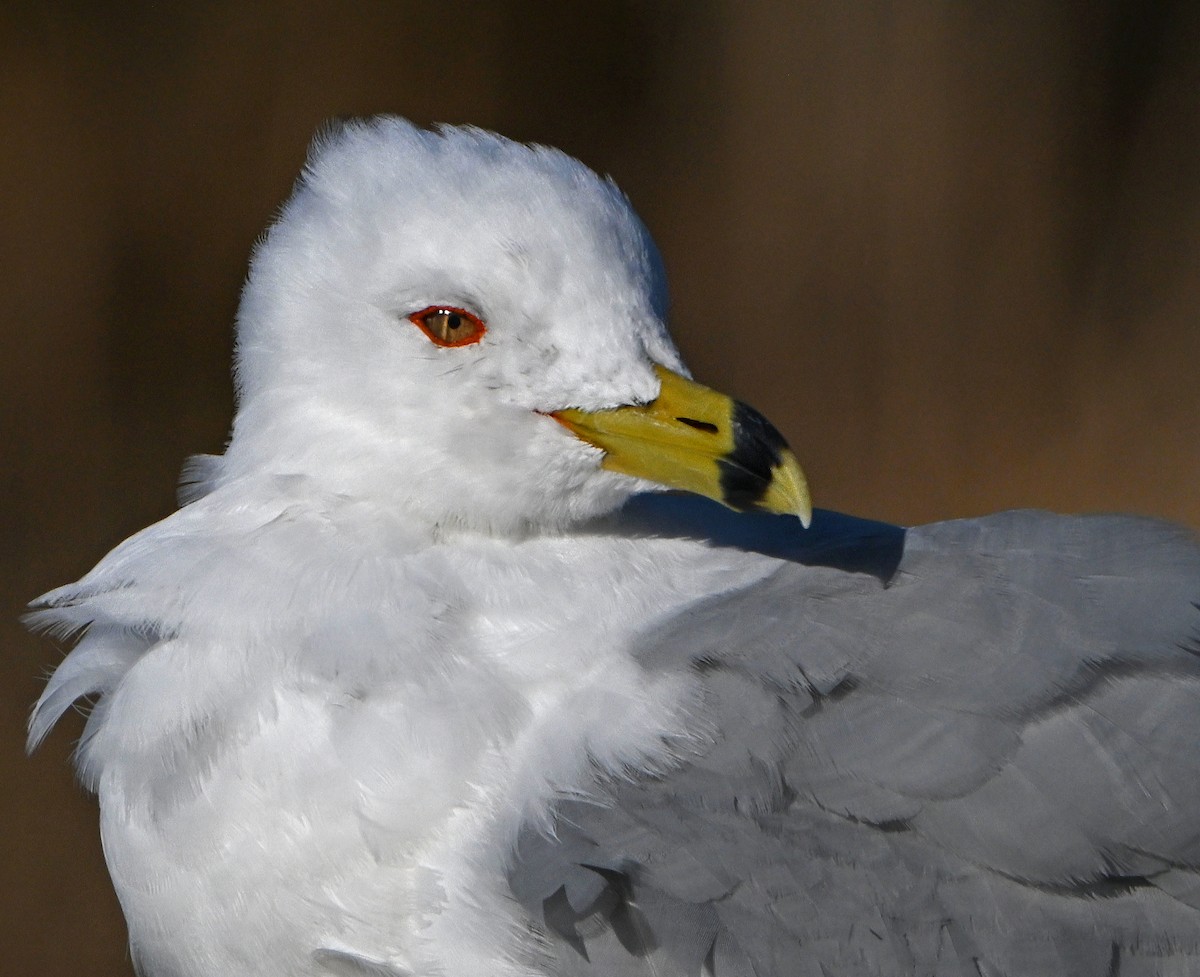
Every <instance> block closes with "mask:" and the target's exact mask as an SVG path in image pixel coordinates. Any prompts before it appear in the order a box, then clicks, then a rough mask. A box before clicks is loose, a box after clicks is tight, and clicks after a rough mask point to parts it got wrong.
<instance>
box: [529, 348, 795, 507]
mask: <svg viewBox="0 0 1200 977" xmlns="http://www.w3.org/2000/svg"><path fill="white" fill-rule="evenodd" d="M654 370H655V372H656V373H657V374H658V377H659V379H660V380H661V381H662V389H661V390H660V391H659V394H658V396H657V397H656V398H655V399H654V400H653V401H651V402H650V403H648V404H638V405H630V406H628V407H617V408H614V409H612V410H602V411H582V410H575V409H574V408H568V409H566V410H559V411H555V412H554V413H553V414H552V415H551V416H553V417H554V418H555V419H556V420H558V421H559V422H560V423H562V424H563V425H565V426H566V427H567V428H568V429H570V430H571V431H572V432H573V433H574V434H575V436H576V437H578V438H580V439H581V440H583V441H586V442H587V443H588V444H591V445H594V446H595V447H597V448H599V449H601V450H602V451H603V452H604V460H603V462H601V464H602V465H603V467H605V468H607V469H609V470H610V471H614V472H621V473H622V474H625V475H634V476H636V477H638V478H644V479H647V480H649V481H651V482H658V483H659V484H661V485H666V486H669V487H670V488H677V489H684V490H685V491H688V492H696V493H697V494H699V495H705V496H708V498H710V499H715V500H716V501H718V502H720V503H722V504H723V505H727V506H729V507H730V508H731V509H737V510H740V511H748V510H759V511H764V512H775V513H780V514H785V515H793V516H796V517H797V518H799V520H800V522H801V523H802V524H803V525H804V526H805V528H807V527H808V525H809V523H810V522H811V521H812V501H811V500H810V498H809V495H808V483H807V482H806V480H805V478H804V472H803V471H801V470H800V464H799V462H797V461H796V456H795V455H794V454H792V451H791V449H790V448H788V446H787V442H786V441H784V440H783V436H782V435H781V434H780V433H779V432H778V431H777V430H775V428H774V427H773V426H772V424H771V423H770V421H768V420H767V419H766V418H765V417H763V416H762V414H760V413H759V412H758V411H756V410H755V409H754V408H753V407H749V406H747V405H746V404H743V403H742V402H741V401H738V400H734V399H733V398H732V397H727V396H725V394H720V393H717V392H716V391H715V390H710V389H709V388H708V387H705V386H702V385H701V384H699V383H694V382H693V381H691V380H688V379H686V378H685V377H681V376H680V375H679V374H678V373H674V372H672V371H671V370H668V369H667V368H666V367H663V366H657V365H656V366H655V367H654Z"/></svg>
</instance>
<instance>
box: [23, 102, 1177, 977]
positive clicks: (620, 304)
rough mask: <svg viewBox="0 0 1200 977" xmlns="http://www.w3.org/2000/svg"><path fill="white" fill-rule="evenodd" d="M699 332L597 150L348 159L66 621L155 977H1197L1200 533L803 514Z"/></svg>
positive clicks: (296, 231) (398, 131) (72, 593)
mask: <svg viewBox="0 0 1200 977" xmlns="http://www.w3.org/2000/svg"><path fill="white" fill-rule="evenodd" d="M665 315H666V291H665V285H664V278H663V273H662V270H661V267H660V263H659V259H658V257H657V253H656V251H655V249H654V246H653V244H652V242H651V241H650V238H649V236H648V234H647V232H646V231H645V229H644V228H643V226H642V225H641V223H640V222H639V221H638V219H637V217H636V216H635V215H634V214H633V212H632V210H631V209H630V207H629V205H628V203H627V201H626V200H625V199H624V197H623V196H622V195H621V194H620V192H619V191H618V190H617V189H616V188H615V187H614V186H613V185H612V183H611V182H608V181H605V180H601V179H599V178H598V177H596V176H595V175H594V174H593V173H592V172H590V171H589V170H588V169H586V168H585V167H584V166H583V165H581V164H580V163H577V162H576V161H574V160H572V159H570V158H568V157H566V156H564V155H562V154H561V153H558V152H556V151H554V150H550V149H545V148H539V147H529V146H524V145H520V144H517V143H513V142H509V141H507V140H504V139H502V138H500V137H498V136H494V135H491V134H488V133H485V132H482V131H479V130H476V129H456V128H444V129H440V130H438V131H435V132H427V131H423V130H420V129H418V128H415V127H413V126H411V125H409V124H408V123H406V122H404V121H402V120H399V119H395V118H380V119H376V120H372V121H367V122H353V123H348V124H345V125H343V126H341V127H340V128H338V129H337V130H331V131H330V132H328V133H327V134H326V135H325V136H323V137H322V138H320V139H318V141H317V144H316V145H315V147H314V149H313V151H312V154H311V156H310V159H309V162H308V164H307V166H306V169H305V172H304V174H303V176H302V178H301V180H300V183H299V185H298V187H297V189H296V191H295V193H294V195H293V197H292V198H291V200H290V202H289V203H288V204H287V205H286V207H285V208H284V209H283V211H282V213H281V215H280V217H279V219H278V221H277V222H276V223H275V225H274V226H273V227H272V228H271V230H270V232H269V234H268V235H267V236H266V238H265V239H264V240H263V242H262V243H261V245H260V246H259V248H258V249H257V251H256V254H255V256H254V259H253V262H252V266H251V272H250V277H249V280H248V283H247V285H246V288H245V292H244V296H243V300H242V304H241V308H240V311H239V315H238V342H237V369H236V376H237V389H238V402H239V403H238V412H237V416H236V420H235V422H234V429H233V433H232V437H231V440H230V442H229V446H228V449H227V451H226V452H225V454H224V455H223V456H221V457H219V458H215V457H204V458H199V459H195V460H193V462H192V463H190V465H189V466H188V467H187V469H186V471H185V486H184V490H183V492H184V501H185V504H184V505H183V506H182V508H180V510H179V511H178V512H176V513H174V514H173V515H171V516H170V517H169V518H167V519H165V520H163V521H162V522H160V523H158V524H156V525H154V526H151V527H149V528H148V529H146V530H144V531H142V532H140V533H138V534H137V535H135V536H133V537H132V538H130V539H129V540H126V541H125V542H124V543H122V544H121V545H120V546H118V547H117V548H116V549H115V550H113V552H112V553H110V554H109V555H108V556H107V557H105V558H104V559H103V560H102V561H101V562H100V564H99V565H98V566H97V567H96V568H95V569H94V570H93V571H92V572H91V573H89V574H88V575H87V576H85V577H84V578H83V579H82V580H80V581H79V582H77V583H75V584H71V585H69V586H67V587H64V588H61V589H59V590H56V591H53V592H52V593H50V594H48V595H46V596H45V597H43V598H42V599H41V601H40V608H41V609H39V610H37V611H36V612H35V614H34V623H35V625H36V626H38V627H44V628H50V629H54V630H56V631H58V632H60V633H78V634H79V640H78V643H77V644H76V646H75V648H74V650H73V651H72V652H71V653H70V655H68V657H67V658H66V659H65V661H64V662H63V663H62V664H61V665H60V666H59V668H58V670H57V671H56V672H55V673H54V676H53V678H52V679H51V681H50V683H49V685H48V687H47V689H46V691H45V694H44V695H43V696H42V698H41V700H40V701H39V703H38V705H37V707H36V710H35V713H34V717H33V720H32V724H31V732H30V741H31V744H36V743H37V741H38V740H39V739H40V738H41V737H42V736H43V735H44V734H45V733H46V731H47V730H48V729H49V728H50V727H51V726H52V725H53V724H54V722H55V721H56V720H57V719H58V717H59V716H60V715H61V714H62V713H63V711H64V710H66V709H67V708H68V707H69V706H70V704H71V703H72V702H73V701H75V700H76V699H78V698H80V697H92V698H94V700H95V705H94V708H93V709H92V712H91V715H90V717H89V719H88V722H87V725H86V728H85V732H84V736H83V740H82V742H81V744H80V748H79V751H78V766H79V771H80V774H81V777H82V778H83V780H84V782H85V783H86V784H87V785H88V786H89V787H90V788H92V789H93V790H95V791H96V793H97V794H98V796H99V801H100V818H101V829H102V832H103V838H104V848H105V855H106V858H107V861H108V865H109V869H110V872H111V874H112V878H113V882H114V885H115V887H116V890H117V893H118V895H119V897H120V900H121V904H122V907H123V909H124V911H125V915H126V918H127V921H128V924H129V932H130V943H131V947H132V953H133V956H134V959H135V962H136V963H137V965H138V967H139V968H140V970H141V972H142V973H144V974H145V975H147V977H231V975H237V974H245V975H251V974H253V975H257V977H271V975H279V977H283V975H288V977H297V975H308V977H320V975H326V977H327V975H330V974H335V975H351V977H353V975H357V977H427V975H429V977H432V975H444V977H475V975H480V977H482V975H487V977H515V975H529V974H545V973H550V974H581V975H582V974H597V975H598V974H609V975H619V977H623V975H634V974H653V975H661V977H665V975H700V974H713V975H716V977H749V975H752V974H758V975H761V977H766V975H769V974H797V975H801V974H842V975H887V977H896V975H903V974H912V975H932V974H937V975H949V974H972V975H979V974H989V975H990V974H1011V975H1016V974H1027V975H1055V977H1062V975H1081V977H1082V975H1086V977H1093V975H1098V974H1110V975H1111V974H1118V973H1119V974H1123V975H1130V974H1137V975H1149V974H1159V973H1161V974H1167V973H1171V974H1184V973H1197V972H1200V874H1198V873H1197V867H1198V865H1200V749H1197V747H1198V746H1200V660H1198V658H1197V654H1196V649H1197V645H1196V642H1197V637H1198V633H1200V611H1198V610H1197V601H1200V549H1198V548H1197V545H1196V542H1195V541H1194V540H1193V538H1192V537H1191V535H1190V534H1189V533H1187V532H1186V531H1184V530H1181V529H1178V528H1175V527H1171V526H1168V525H1164V524H1159V523H1155V522H1151V521H1146V520H1136V519H1130V518H1119V517H1090V518H1063V517H1055V516H1050V515H1046V514H1039V513H1028V512H1023V513H1007V514H1003V515H999V516H995V517H991V518H987V519H979V520H971V521H960V522H953V523H944V524H939V525H934V526H929V527H923V528H920V529H912V530H908V531H904V530H901V529H899V528H897V527H892V526H887V525H883V524H879V523H873V522H868V521H863V520H855V519H851V518H849V517H844V516H838V515H835V514H832V513H825V512H818V513H817V514H816V516H815V518H813V523H812V527H811V528H810V529H807V530H806V529H803V528H802V526H801V524H802V523H807V522H808V521H809V518H810V509H809V502H808V494H807V489H806V487H805V483H804V477H803V475H802V474H801V471H800V468H799V466H798V464H797V463H796V460H795V458H794V457H793V455H792V453H791V452H790V450H789V449H788V448H787V446H786V445H785V444H784V441H783V439H782V438H781V437H780V436H779V434H778V432H777V431H776V430H775V429H774V428H773V427H771V425H770V424H769V423H767V421H766V420H765V419H763V418H762V416H761V415H759V414H757V413H756V412H754V411H753V410H752V409H750V408H749V407H747V406H745V405H744V404H740V403H738V402H736V401H732V400H730V399H729V398H727V397H724V396H722V395H720V394H718V393H715V392H714V391H711V390H709V389H707V388H705V387H703V386H701V385H699V384H697V383H694V382H693V381H692V380H691V379H690V378H688V376H687V374H686V370H685V369H684V367H683V364H682V363H681V361H680V358H679V355H678V353H677V352H676V350H675V347H674V346H673V345H672V343H671V340H670V338H669V337H668V334H667V331H666V328H665V325H664V321H665ZM735 338H736V337H731V341H732V340H733V339H735ZM664 486H666V487H669V488H674V489H676V490H683V492H682V493H681V492H678V491H677V492H675V493H667V494H664V493H662V492H661V489H662V487H664ZM701 496H708V497H709V498H710V499H713V500H716V502H711V501H707V500H704V499H702V498H701ZM717 503H723V505H718V504H717ZM734 510H742V511H741V512H734ZM796 517H799V518H796Z"/></svg>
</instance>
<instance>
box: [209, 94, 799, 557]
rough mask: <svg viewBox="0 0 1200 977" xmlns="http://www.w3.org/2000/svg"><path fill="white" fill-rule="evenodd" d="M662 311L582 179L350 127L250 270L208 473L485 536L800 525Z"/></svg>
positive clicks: (588, 175) (493, 150) (794, 494)
mask: <svg viewBox="0 0 1200 977" xmlns="http://www.w3.org/2000/svg"><path fill="white" fill-rule="evenodd" d="M666 312H667V292H666V283H665V278H664V274H663V269H662V264H661V261H660V259H659V256H658V253H657V250H656V249H655V246H654V243H653V241H652V240H651V238H650V236H649V234H648V232H647V231H646V228H645V227H644V226H643V224H642V223H641V221H640V220H639V219H638V217H637V215H636V214H635V213H634V212H633V210H632V208H631V207H630V205H629V202H628V201H627V200H626V198H625V197H624V195H623V194H622V193H621V192H620V190H618V189H617V187H616V186H615V185H614V184H613V183H612V182H611V181H609V180H605V179H601V178H600V177H598V176H597V175H596V174H594V173H593V172H592V171H591V170H589V169H587V168H586V167H585V166H584V165H583V164H581V163H579V162H577V161H576V160H574V159H572V158H570V157H568V156H566V155H564V154H563V153H561V152H558V151H556V150H553V149H548V148H545V147H540V146H528V145H524V144H520V143H515V142H512V141H509V140H507V139H503V138H501V137H499V136H496V135H493V134H491V133H487V132H484V131H481V130H479V129H474V128H451V127H445V128H441V129H437V130H434V131H426V130H422V129H419V128H417V127H415V126H413V125H411V124H409V123H408V122H405V121H404V120H402V119H398V118H391V117H382V118H376V119H372V120H367V121H356V122H350V123H346V124H343V125H341V126H340V127H338V128H337V129H336V130H330V131H329V132H327V133H325V134H324V135H322V136H320V137H318V139H317V140H316V142H315V144H314V146H313V149H312V151H311V153H310V156H309V159H308V161H307V164H306V166H305V168H304V172H303V174H302V175H301V177H300V179H299V181H298V183H297V186H296V189H295V192H294V193H293V195H292V197H291V199H290V200H289V201H288V202H287V204H286V205H285V206H284V207H283V209H282V211H281V213H280V215H279V217H278V220H277V221H276V222H275V224H274V225H273V226H272V227H271V228H270V230H269V231H268V232H267V234H266V236H265V237H264V238H263V240H262V241H261V242H260V244H259V246H258V248H257V250H256V252H255V255H254V258H253V260H252V263H251V268H250V274H249V278H248V280H247V283H246V287H245V291H244V293H243V297H242V303H241V307H240V309H239V312H238V337H237V364H236V382H237V391H238V412H237V416H236V419H235V421H234V428H233V434H232V437H231V440H230V444H229V448H228V450H227V452H226V455H225V458H224V460H223V462H222V464H221V466H220V473H219V475H218V476H217V479H216V480H217V482H218V483H220V482H223V481H226V480H232V479H236V478H238V477H240V476H246V475H254V474H264V473H266V474H273V475H288V476H292V475H295V476H302V477H304V478H306V479H309V480H311V482H312V483H313V484H314V485H316V486H318V487H320V489H321V490H322V491H328V492H332V493H337V494H344V495H346V496H349V497H352V498H359V499H366V500H369V501H371V502H373V503H375V504H378V505H381V506H384V507H387V508H390V509H393V510H394V511H396V512H397V513H402V514H406V515H408V516H410V517H411V518H413V519H416V520H420V521H423V522H426V523H429V524H431V525H442V526H446V527H455V526H457V527H463V528H470V529H478V530H481V531H490V532H497V533H518V532H523V531H528V530H530V529H532V528H540V527H562V526H565V525H568V524H571V523H575V522H579V521H582V520H586V519H588V518H591V517H594V516H596V515H599V514H602V513H604V512H607V511H610V510H612V509H614V508H616V507H617V506H619V505H620V504H621V503H622V502H624V501H625V500H626V499H627V498H628V497H629V496H630V495H631V494H633V493H635V492H637V491H641V490H646V489H649V488H652V487H653V488H661V487H663V486H666V487H672V488H680V489H685V490H689V491H695V492H700V493H703V494H706V495H709V496H711V497H713V498H716V499H718V500H719V501H722V502H724V503H725V504H727V505H730V506H732V507H734V508H741V509H752V508H761V509H767V510H771V511H780V512H791V513H793V514H795V515H798V516H800V518H801V519H802V520H803V521H805V522H807V519H808V514H809V511H810V509H809V502H808V495H807V490H806V489H805V487H804V480H803V475H802V474H801V473H800V469H799V466H798V465H797V464H796V461H795V458H794V457H793V456H792V454H791V452H790V451H789V450H788V449H787V446H786V445H785V444H784V442H783V439H782V438H781V437H780V436H779V434H778V433H777V432H776V431H775V429H774V428H773V427H771V426H770V425H769V424H768V423H767V422H766V421H765V420H764V419H763V418H762V417H761V415H759V414H757V413H756V412H754V411H753V410H751V409H750V408H748V407H746V406H745V405H744V404H741V403H738V402H736V401H733V400H731V399H730V398H727V397H723V396H722V395H720V394H717V393H715V392H714V391H711V390H708V389H707V388H705V387H702V386H700V385H699V384H695V383H693V382H692V381H690V380H689V379H687V377H686V375H685V373H686V371H685V370H684V367H683V364H682V362H681V361H680V357H679V353H678V352H677V350H676V349H675V346H674V345H673V343H672V342H671V339H670V337H669V335H668V333H667V329H666Z"/></svg>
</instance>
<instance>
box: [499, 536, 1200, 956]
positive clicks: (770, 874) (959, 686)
mask: <svg viewBox="0 0 1200 977" xmlns="http://www.w3.org/2000/svg"><path fill="white" fill-rule="evenodd" d="M818 525H819V523H818ZM871 535H872V538H873V539H875V540H876V542H877V540H878V535H877V534H874V533H873V534H871ZM841 562H843V561H830V560H821V561H817V563H818V565H811V564H805V563H801V562H784V563H781V564H780V566H779V568H778V569H777V570H776V571H775V572H774V573H773V574H772V575H771V576H770V577H769V578H768V579H767V580H766V581H765V582H764V583H762V584H761V585H759V586H756V587H753V588H751V589H748V590H744V591H741V592H737V593H730V594H722V595H717V596H714V597H712V598H711V599H709V600H708V601H707V602H706V603H705V604H703V605H701V606H700V607H698V608H696V609H695V610H693V611H691V612H689V613H688V614H687V615H686V617H683V618H680V619H678V620H675V621H671V622H668V623H667V624H665V625H662V626H660V627H659V628H657V629H656V630H655V631H654V632H653V633H651V634H647V635H646V636H645V638H644V640H643V641H642V642H641V644H640V646H639V648H638V649H637V654H638V657H639V658H640V660H641V661H642V663H643V664H644V665H645V667H647V668H649V669H669V668H679V667H687V668H691V669H693V670H694V671H695V673H696V674H697V675H698V676H699V678H700V680H701V681H702V682H703V685H704V689H705V696H706V706H707V711H708V718H710V719H711V720H712V721H713V723H714V727H715V729H716V731H717V732H716V735H715V739H714V741H713V743H712V746H711V748H709V749H707V750H706V751H704V752H703V753H702V755H698V756H695V757H692V758H690V759H689V760H688V761H687V762H686V763H684V764H682V765H681V766H680V767H679V768H678V769H675V770H673V771H671V772H669V773H667V774H664V775H662V776H659V777H657V778H654V779H646V780H643V781H640V782H634V783H616V784H608V785H605V791H604V797H603V799H602V801H599V802H594V803H590V802H586V801H581V800H564V801H562V802H561V803H560V805H559V807H558V811H557V824H556V827H555V832H554V836H553V837H550V836H547V835H546V834H544V833H541V832H538V831H536V830H533V829H529V830H527V831H526V832H525V834H524V836H523V837H522V839H521V844H520V847H519V851H518V853H517V858H516V860H515V863H514V867H513V870H512V874H511V883H512V886H513V891H514V894H515V895H516V896H517V897H518V898H519V899H520V900H521V901H522V902H524V903H525V904H526V905H527V906H528V907H529V909H530V912H531V913H532V914H533V916H534V918H535V919H536V920H537V921H538V922H539V925H540V926H541V927H542V928H543V929H544V931H545V933H546V935H547V940H548V944H549V948H550V949H549V951H548V952H550V953H552V954H553V956H554V966H555V967H556V968H557V969H558V970H559V971H560V972H561V973H564V974H581V975H582V974H600V973H604V974H615V975H622V974H642V973H653V974H658V975H666V974H688V975H699V974H713V975H715V977H749V975H751V974H757V975H759V977H768V975H776V974H778V975H783V974H787V975H792V974H795V975H807V974H847V975H862V977H867V975H888V977H897V975H905V974H912V975H929V974H937V975H942V974H946V975H950V974H971V975H979V974H1006V975H1017V974H1026V975H1054V977H1064V975H1079V977H1093V975H1117V974H1121V975H1125V977H1129V975H1152V974H1176V973H1179V974H1183V973H1188V974H1190V973H1200V749H1198V747H1200V658H1198V657H1197V639H1198V638H1200V611H1198V610H1197V604H1196V602H1197V601H1198V600H1200V548H1198V547H1197V545H1196V542H1195V541H1194V540H1193V538H1192V537H1191V535H1190V534H1188V533H1187V532H1186V531H1184V530H1181V529H1178V528H1176V527H1172V526H1168V525H1164V524H1161V523H1157V522H1152V521H1149V520H1138V519H1131V518H1121V517H1084V518H1066V517H1057V516H1051V515H1046V514H1042V513H1032V512H1012V513H1005V514H1001V515H998V516H993V517H990V518H987V519H979V520H969V521H961V522H950V523H942V524H938V525H933V526H928V527H923V528H920V529H914V530H910V531H909V532H908V533H907V537H906V538H905V539H904V540H903V556H902V558H901V559H900V560H899V564H898V567H897V568H896V571H895V573H894V575H893V576H892V577H891V579H890V581H886V582H885V581H884V580H882V579H881V578H880V575H878V574H875V573H872V572H848V571H847V570H845V569H842V568H841V566H840V565H839V564H840V563H841ZM849 562H850V563H852V562H853V561H852V560H850V561H849Z"/></svg>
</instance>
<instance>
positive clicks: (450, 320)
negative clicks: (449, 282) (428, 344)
mask: <svg viewBox="0 0 1200 977" xmlns="http://www.w3.org/2000/svg"><path fill="white" fill-rule="evenodd" d="M408 318H409V321H410V322H413V323H416V325H418V326H420V327H421V331H422V332H423V333H425V335H426V336H428V337H429V338H430V339H432V340H433V341H434V342H435V343H437V344H438V345H439V346H470V345H471V344H472V343H477V342H479V340H481V339H482V338H483V334H484V333H485V332H487V326H485V325H484V324H483V320H482V319H480V318H479V316H477V315H475V314H474V313H472V312H468V311H467V310H466V309H456V308H454V306H452V305H431V306H429V308H427V309H422V310H421V311H420V312H414V313H413V314H412V315H410V316H409V317H408Z"/></svg>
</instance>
